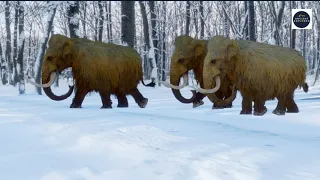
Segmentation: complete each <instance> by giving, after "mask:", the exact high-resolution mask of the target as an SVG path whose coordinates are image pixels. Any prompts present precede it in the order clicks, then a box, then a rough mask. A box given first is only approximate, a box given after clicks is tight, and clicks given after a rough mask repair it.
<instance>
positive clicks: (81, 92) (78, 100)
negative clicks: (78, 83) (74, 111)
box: [70, 88, 89, 108]
mask: <svg viewBox="0 0 320 180" xmlns="http://www.w3.org/2000/svg"><path fill="white" fill-rule="evenodd" d="M88 92H89V91H88V90H87V89H83V88H77V90H76V95H75V97H74V98H73V100H72V104H71V105H70V108H82V107H81V105H82V102H83V100H84V98H85V97H86V95H87V94H88Z"/></svg>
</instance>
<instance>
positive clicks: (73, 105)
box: [70, 103, 82, 108]
mask: <svg viewBox="0 0 320 180" xmlns="http://www.w3.org/2000/svg"><path fill="white" fill-rule="evenodd" d="M70 108H82V107H81V105H79V104H74V103H72V104H71V105H70Z"/></svg>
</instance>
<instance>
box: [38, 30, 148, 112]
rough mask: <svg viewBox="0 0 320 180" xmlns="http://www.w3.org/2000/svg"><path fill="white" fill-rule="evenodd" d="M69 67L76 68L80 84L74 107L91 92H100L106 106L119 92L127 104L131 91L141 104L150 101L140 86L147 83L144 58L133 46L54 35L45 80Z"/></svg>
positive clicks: (45, 61)
mask: <svg viewBox="0 0 320 180" xmlns="http://www.w3.org/2000/svg"><path fill="white" fill-rule="evenodd" d="M67 67H72V73H73V77H74V79H75V80H76V87H77V91H76V96H75V98H74V101H73V104H72V105H71V107H81V104H82V101H83V99H84V97H85V96H86V94H87V93H89V92H91V91H96V92H99V93H100V96H101V98H102V102H103V107H105V108H110V107H111V100H110V94H116V95H117V97H118V101H119V102H120V101H121V102H123V103H127V99H126V97H125V96H126V95H128V94H131V95H132V96H133V97H134V99H135V100H136V102H137V103H138V105H139V106H140V107H145V105H146V104H147V99H146V98H144V97H143V96H142V95H141V93H140V92H139V90H138V89H137V85H138V83H139V81H142V82H143V79H142V76H143V74H142V59H141V57H140V55H139V54H138V53H137V51H136V50H134V49H133V48H130V47H125V46H120V45H116V44H107V43H103V42H94V41H90V40H88V39H84V38H68V37H66V36H63V35H53V36H52V37H51V39H50V41H49V48H48V50H47V52H46V55H45V59H44V64H43V69H42V77H44V78H43V83H44V82H45V81H46V78H45V77H49V74H50V73H51V72H52V71H56V70H58V71H62V70H64V69H65V68H67ZM143 84H144V83H143ZM146 86H150V85H146ZM151 86H152V85H151ZM119 97H120V99H119ZM124 107H125V106H124Z"/></svg>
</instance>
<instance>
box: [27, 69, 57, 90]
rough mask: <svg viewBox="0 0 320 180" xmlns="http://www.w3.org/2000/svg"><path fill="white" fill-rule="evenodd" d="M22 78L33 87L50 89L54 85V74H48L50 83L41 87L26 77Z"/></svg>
mask: <svg viewBox="0 0 320 180" xmlns="http://www.w3.org/2000/svg"><path fill="white" fill-rule="evenodd" d="M24 78H25V79H26V81H27V82H29V83H30V84H32V85H34V86H37V87H40V88H47V87H50V86H51V85H52V84H53V83H54V80H55V79H56V72H52V73H51V74H50V81H49V82H48V83H46V84H42V85H41V84H38V83H36V82H34V81H32V80H30V79H29V77H28V76H27V75H24Z"/></svg>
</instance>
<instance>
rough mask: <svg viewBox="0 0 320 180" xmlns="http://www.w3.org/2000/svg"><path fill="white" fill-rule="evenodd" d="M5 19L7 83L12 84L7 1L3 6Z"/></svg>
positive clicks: (8, 7) (8, 6)
mask: <svg viewBox="0 0 320 180" xmlns="http://www.w3.org/2000/svg"><path fill="white" fill-rule="evenodd" d="M5 19H6V32H7V39H6V62H7V65H8V78H9V83H10V84H13V79H12V72H13V62H12V61H13V60H12V57H11V30H10V4H9V1H6V6H5Z"/></svg>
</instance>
